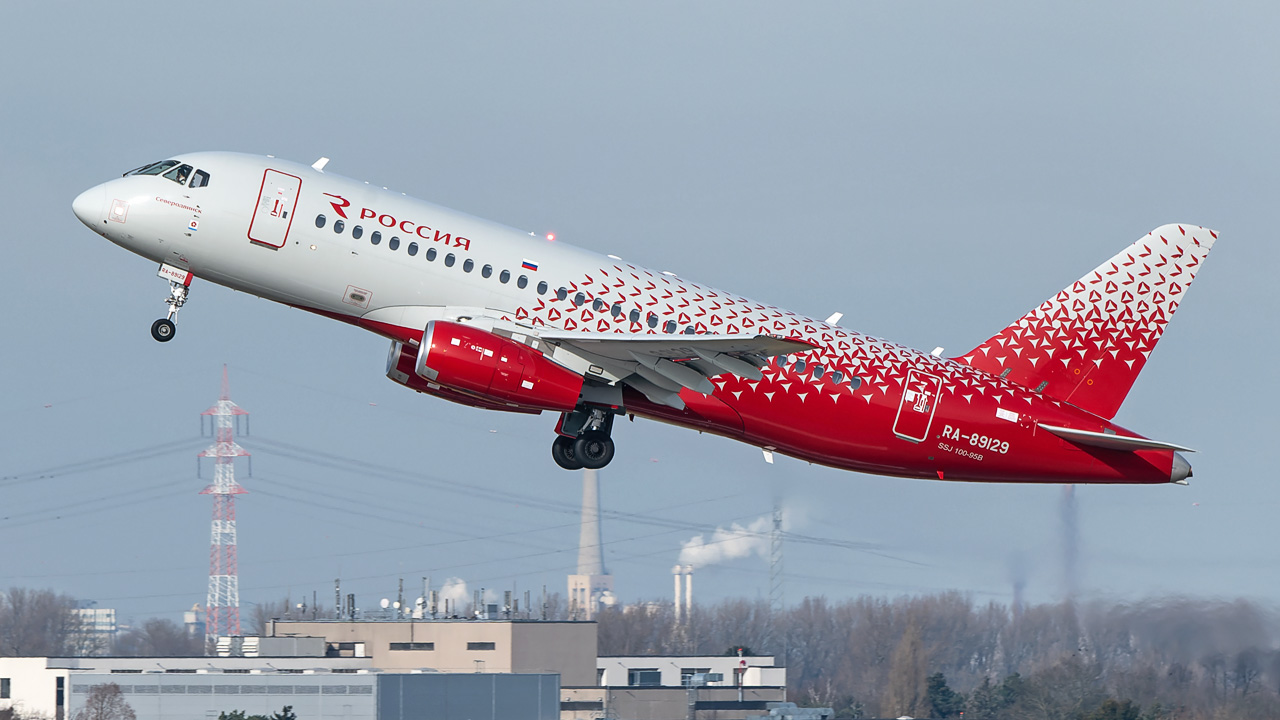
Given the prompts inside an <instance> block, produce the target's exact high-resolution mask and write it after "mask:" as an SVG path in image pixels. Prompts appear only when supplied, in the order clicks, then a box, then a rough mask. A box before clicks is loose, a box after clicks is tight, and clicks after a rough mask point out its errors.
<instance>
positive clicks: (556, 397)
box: [414, 320, 583, 412]
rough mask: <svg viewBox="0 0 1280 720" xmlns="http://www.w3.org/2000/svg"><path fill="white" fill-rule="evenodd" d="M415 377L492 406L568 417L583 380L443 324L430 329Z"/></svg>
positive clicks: (505, 342)
mask: <svg viewBox="0 0 1280 720" xmlns="http://www.w3.org/2000/svg"><path fill="white" fill-rule="evenodd" d="M414 374H416V375H417V376H418V377H419V378H422V379H424V380H428V381H430V382H434V383H439V384H440V385H442V386H444V387H447V388H450V389H452V390H458V391H461V392H464V393H470V394H472V395H475V396H478V397H479V398H481V399H483V400H485V401H488V402H492V403H498V404H503V403H514V404H516V405H520V406H522V407H528V408H537V409H539V410H556V411H560V412H565V411H569V410H573V409H574V408H575V407H577V406H578V397H579V396H580V395H581V393H582V382H583V380H582V376H581V375H579V374H578V373H576V372H574V371H572V370H569V369H568V368H566V367H564V366H563V365H560V364H558V363H556V362H553V361H552V360H550V359H549V358H547V356H545V355H543V354H542V353H540V352H538V351H537V350H534V349H533V348H531V347H529V346H528V345H525V344H523V343H518V342H515V341H514V340H509V339H507V338H504V337H500V336H498V335H494V334H493V333H491V332H488V331H485V330H481V329H479V328H473V327H470V326H468V325H461V324H458V323H454V322H448V321H444V320H432V321H431V322H429V323H427V329H426V332H424V333H423V334H422V344H421V345H420V346H419V347H418V357H417V362H416V364H415V365H414Z"/></svg>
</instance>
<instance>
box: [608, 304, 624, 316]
mask: <svg viewBox="0 0 1280 720" xmlns="http://www.w3.org/2000/svg"><path fill="white" fill-rule="evenodd" d="M609 314H610V315H612V316H614V317H618V316H619V315H621V314H622V306H621V305H619V304H618V303H614V304H613V307H611V308H609Z"/></svg>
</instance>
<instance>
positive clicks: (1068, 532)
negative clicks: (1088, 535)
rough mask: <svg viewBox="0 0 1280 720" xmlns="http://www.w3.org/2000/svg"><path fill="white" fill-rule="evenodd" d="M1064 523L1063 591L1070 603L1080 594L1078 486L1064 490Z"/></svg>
mask: <svg viewBox="0 0 1280 720" xmlns="http://www.w3.org/2000/svg"><path fill="white" fill-rule="evenodd" d="M1058 513H1059V517H1060V519H1061V521H1062V591H1063V593H1065V595H1066V599H1067V600H1068V601H1074V600H1075V599H1076V595H1078V594H1079V592H1080V523H1079V518H1078V508H1077V506H1076V486H1075V485H1067V486H1066V487H1065V488H1063V492H1062V504H1061V505H1060V506H1059V508H1058Z"/></svg>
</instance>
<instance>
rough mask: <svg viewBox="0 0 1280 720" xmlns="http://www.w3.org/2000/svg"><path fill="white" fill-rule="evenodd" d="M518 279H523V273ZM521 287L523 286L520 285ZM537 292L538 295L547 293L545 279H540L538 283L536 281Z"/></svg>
mask: <svg viewBox="0 0 1280 720" xmlns="http://www.w3.org/2000/svg"><path fill="white" fill-rule="evenodd" d="M520 279H521V280H523V279H524V276H523V275H521V276H520ZM522 287H523V286H522ZM538 294H539V295H546V294H547V281H546V280H543V281H541V282H539V283H538Z"/></svg>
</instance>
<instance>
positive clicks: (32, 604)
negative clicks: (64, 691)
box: [0, 588, 82, 657]
mask: <svg viewBox="0 0 1280 720" xmlns="http://www.w3.org/2000/svg"><path fill="white" fill-rule="evenodd" d="M76 605H77V603H76V601H75V600H74V599H73V598H71V597H70V596H68V595H59V594H57V593H55V592H54V591H52V590H28V589H26V588H11V589H9V590H8V591H7V592H0V655H3V656H10V657H22V656H26V657H31V656H39V655H48V656H59V655H71V654H74V652H75V647H76V643H75V640H76V639H77V638H79V637H80V636H81V635H82V633H81V623H80V616H79V614H77V613H76Z"/></svg>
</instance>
